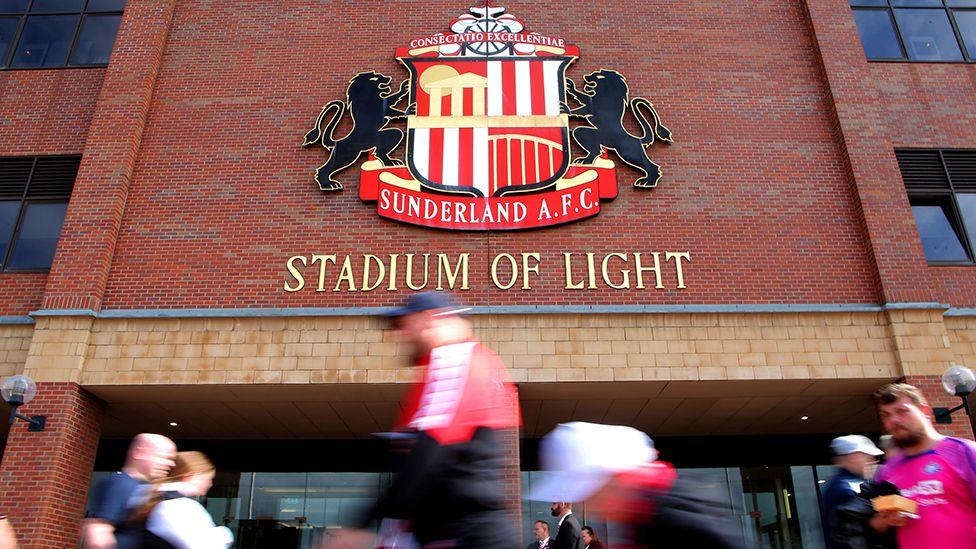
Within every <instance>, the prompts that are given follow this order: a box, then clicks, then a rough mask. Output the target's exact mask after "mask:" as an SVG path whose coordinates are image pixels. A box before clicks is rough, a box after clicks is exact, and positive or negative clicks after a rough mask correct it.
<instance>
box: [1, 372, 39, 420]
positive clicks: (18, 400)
mask: <svg viewBox="0 0 976 549" xmlns="http://www.w3.org/2000/svg"><path fill="white" fill-rule="evenodd" d="M0 396H3V399H4V400H5V401H7V404H9V405H10V406H11V410H10V425H13V424H14V423H15V422H16V421H17V420H18V419H22V420H24V421H26V422H27V423H29V424H30V427H28V428H27V430H28V431H35V432H36V431H43V430H44V426H45V425H47V416H31V417H27V416H24V415H21V414H20V413H19V412H18V411H17V409H18V408H20V407H21V406H23V405H24V404H27V403H28V402H30V401H31V400H33V399H34V397H35V396H37V384H36V383H34V380H33V379H31V378H29V377H27V376H20V375H18V376H10V377H8V378H7V379H5V380H4V382H3V386H2V387H0Z"/></svg>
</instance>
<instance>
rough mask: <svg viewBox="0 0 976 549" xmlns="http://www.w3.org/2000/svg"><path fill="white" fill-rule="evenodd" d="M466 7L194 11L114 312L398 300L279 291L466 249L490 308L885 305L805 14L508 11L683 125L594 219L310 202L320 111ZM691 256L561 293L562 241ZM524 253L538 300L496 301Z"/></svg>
mask: <svg viewBox="0 0 976 549" xmlns="http://www.w3.org/2000/svg"><path fill="white" fill-rule="evenodd" d="M467 4H468V3H466V2H458V1H457V0H449V1H448V0H440V1H434V2H429V3H425V4H424V5H423V6H406V5H404V4H396V3H391V2H379V1H375V0H374V1H367V2H360V3H357V4H355V5H354V6H353V5H352V4H341V5H339V4H337V5H335V6H331V5H330V7H329V9H328V10H326V8H325V7H321V8H319V9H318V11H316V9H310V8H309V6H308V4H307V3H304V2H295V1H288V2H280V3H277V4H276V6H275V10H274V12H273V13H271V14H269V12H268V10H267V5H266V3H264V2H257V1H250V2H234V3H227V4H224V3H219V4H218V3H213V2H194V1H186V2H180V3H179V4H178V6H177V9H176V13H175V18H174V21H173V24H172V28H171V30H170V34H169V38H168V43H167V45H166V49H165V53H164V55H163V60H162V67H161V69H160V72H159V78H158V81H157V83H156V88H155V91H154V97H153V104H152V108H151V109H150V110H149V112H148V122H147V125H146V130H145V133H144V135H143V139H142V143H141V146H142V148H141V152H140V155H139V158H138V161H137V163H136V167H135V171H134V174H133V179H132V183H131V186H130V188H129V195H128V200H127V203H126V210H125V216H124V219H123V220H122V224H121V229H120V231H119V237H118V245H117V247H116V249H115V259H114V262H113V264H112V269H111V275H110V277H109V281H108V285H107V289H106V293H105V306H107V307H109V308H156V307H272V306H337V305H353V306H354V305H381V304H388V303H390V302H392V301H394V300H395V299H397V298H398V297H397V296H396V295H394V294H392V293H391V292H385V291H377V292H373V293H370V294H358V293H357V294H350V293H333V292H331V291H327V292H322V293H315V292H314V291H303V292H299V293H296V294H286V293H285V292H284V291H283V290H282V285H283V283H284V281H285V275H286V271H285V260H286V259H287V258H288V257H289V256H291V255H296V254H311V253H337V254H340V256H341V255H343V254H361V253H363V252H370V253H375V254H380V255H383V254H389V253H407V252H416V253H423V252H444V253H450V254H455V253H459V252H462V251H470V252H472V253H473V257H472V259H471V277H472V278H471V288H472V289H471V291H470V292H467V293H466V294H465V296H464V298H465V300H466V301H468V302H471V303H474V304H480V305H484V304H489V303H490V304H590V303H592V304H596V303H600V304H603V303H621V304H633V303H720V302H733V303H765V302H777V303H778V302H786V303H810V302H814V303H816V302H842V303H852V302H853V303H863V302H876V301H877V300H878V294H877V289H876V287H875V282H874V278H875V269H874V267H873V265H872V263H871V259H870V256H869V253H868V250H867V247H866V245H865V241H864V237H863V234H862V232H861V230H860V228H859V216H858V213H857V207H856V203H855V201H854V199H853V196H852V193H851V188H850V183H849V181H850V176H849V169H848V166H847V165H846V163H845V157H844V152H843V149H842V147H841V144H840V143H838V142H837V139H836V135H835V133H836V132H835V126H836V123H835V121H834V120H833V119H832V118H831V116H832V111H831V107H830V105H829V101H828V90H827V87H826V85H825V82H824V81H823V79H822V77H821V68H820V65H819V63H818V61H817V60H816V57H815V56H814V54H813V43H812V41H811V39H810V33H809V28H808V24H807V22H806V19H805V15H804V12H803V10H802V8H801V7H800V6H799V5H796V4H795V3H788V2H787V3H784V2H779V1H775V0H764V1H760V2H759V3H758V4H757V3H755V2H750V3H728V2H701V1H694V2H692V1H685V2H671V3H669V4H668V7H667V9H666V10H664V9H650V10H649V9H648V7H647V6H642V5H637V4H627V3H620V2H613V3H610V2H606V3H599V2H598V3H593V2H589V3H584V4H573V3H561V4H560V5H559V8H558V9H553V5H552V4H539V3H533V2H515V3H509V4H508V5H507V6H506V7H508V8H509V10H510V11H511V13H513V14H515V15H516V16H519V17H521V18H523V19H524V20H525V21H526V22H527V25H528V29H529V30H537V31H540V32H543V33H548V34H552V35H558V36H562V37H564V38H566V39H567V41H569V42H571V43H575V44H577V45H579V46H580V48H581V50H582V58H581V60H580V62H579V63H578V65H579V66H577V67H573V68H572V69H571V70H570V73H569V74H570V76H571V77H572V78H576V79H578V78H580V77H581V75H583V74H585V73H586V72H588V71H590V70H594V69H597V68H602V67H606V68H613V69H618V70H620V71H621V72H622V73H623V74H624V75H625V76H626V77H627V79H628V83H629V84H630V88H631V91H632V94H633V95H635V96H637V95H640V96H646V97H649V98H651V99H652V100H653V101H654V102H655V104H656V106H657V108H658V110H659V112H660V113H661V115H662V117H663V120H664V122H665V124H667V125H668V126H669V127H670V128H671V129H672V130H673V131H674V133H675V136H676V143H675V144H674V145H672V146H669V147H666V146H663V145H656V146H655V147H654V148H653V150H652V151H651V153H650V154H651V156H652V158H653V159H654V160H655V161H657V162H658V163H660V164H661V165H662V167H663V170H664V179H663V180H662V182H661V184H660V187H659V188H657V189H655V190H653V191H651V192H638V191H636V190H635V189H633V188H632V187H631V186H630V184H629V181H633V179H634V178H635V174H634V172H633V171H630V170H629V169H626V168H625V169H624V171H623V177H622V180H623V182H622V183H621V189H620V197H619V198H618V199H617V200H616V201H615V202H613V203H610V204H605V209H604V211H603V212H602V213H601V214H600V215H599V216H598V217H597V218H595V219H592V220H588V221H584V222H581V223H576V224H573V225H570V226H565V227H561V228H554V229H546V230H539V231H534V232H522V233H513V234H491V235H485V234H471V233H449V232H443V231H434V230H426V229H419V228H410V227H407V226H404V225H399V224H394V223H391V222H386V221H382V220H381V219H379V218H378V216H377V215H376V213H375V206H374V205H369V204H363V203H362V202H360V200H359V199H358V197H357V194H356V192H357V184H356V182H355V179H356V176H355V170H350V172H348V173H347V174H346V175H345V177H344V178H343V180H344V181H345V182H346V183H347V189H346V190H345V191H344V192H342V193H339V194H330V195H326V194H324V193H322V192H321V191H319V190H317V188H316V186H315V184H314V182H313V181H312V175H313V173H314V170H315V168H316V167H317V166H318V165H320V164H321V163H322V162H323V161H324V159H325V154H324V151H322V150H321V149H320V150H303V149H301V148H300V147H299V146H298V144H299V143H300V140H301V137H302V136H303V135H304V133H305V131H306V130H307V129H308V128H309V126H310V124H311V123H312V122H313V121H314V119H315V116H316V115H317V114H318V110H319V108H320V107H321V105H322V104H324V102H326V101H328V100H330V99H334V98H339V97H342V96H343V94H344V91H345V89H344V88H345V86H346V83H347V81H348V78H349V77H351V76H352V75H353V74H355V73H356V72H359V71H363V70H370V69H375V70H378V71H381V72H384V73H386V74H391V75H394V76H395V77H396V78H397V79H401V78H405V77H406V72H405V71H404V70H403V69H402V68H399V67H398V66H397V65H396V63H395V61H394V59H393V52H394V49H395V48H396V47H398V46H402V45H404V44H406V43H407V42H408V41H409V40H410V39H411V38H416V37H419V36H424V35H427V34H429V33H432V32H435V31H442V30H446V28H447V25H448V23H449V22H450V21H451V20H452V19H453V18H455V17H457V16H458V15H460V14H461V13H463V11H464V9H465V8H466V7H467ZM342 6H348V8H345V9H344V11H341V10H343V8H342ZM405 6H406V7H405ZM227 36H233V37H234V39H233V40H227V39H226V37H227ZM241 44H247V48H244V49H242V48H241V47H240V45H241ZM400 154H402V152H401V153H400ZM89 177H92V176H91V175H89ZM74 249H76V251H77V248H74ZM685 250H689V251H691V253H692V262H691V264H690V265H689V266H688V267H687V269H686V282H687V284H688V289H687V290H683V291H673V290H672V291H669V292H664V291H655V290H632V291H624V290H611V289H609V288H606V287H603V288H601V289H599V290H591V291H585V292H567V291H565V290H563V284H564V280H563V276H562V274H561V252H563V251H572V252H595V253H597V254H604V253H608V252H633V251H642V252H645V253H647V252H651V251H685ZM523 251H526V252H540V253H542V254H543V256H544V257H543V261H544V262H545V265H544V267H543V269H542V271H543V276H542V277H540V278H539V279H538V281H537V282H536V283H535V284H534V285H533V286H534V287H533V291H531V292H521V291H518V290H512V291H507V292H505V291H500V290H495V289H492V286H491V284H490V280H489V279H488V277H487V275H486V273H487V272H488V268H489V261H490V259H489V258H490V257H491V256H492V255H494V254H497V253H500V252H523ZM85 257H87V256H85ZM99 261H101V260H99ZM309 272H311V271H309ZM671 276H673V274H672V275H671ZM59 280H60V281H61V282H62V283H64V282H67V280H66V278H65V277H60V278H59Z"/></svg>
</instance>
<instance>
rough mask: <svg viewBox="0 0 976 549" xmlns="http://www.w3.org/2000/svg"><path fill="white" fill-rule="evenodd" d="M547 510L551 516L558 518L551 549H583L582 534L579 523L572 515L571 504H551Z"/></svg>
mask: <svg viewBox="0 0 976 549" xmlns="http://www.w3.org/2000/svg"><path fill="white" fill-rule="evenodd" d="M549 510H550V511H551V512H552V516H554V517H557V518H559V526H557V527H556V538H555V539H553V540H552V549H583V532H582V528H581V527H580V523H579V521H578V520H576V516H575V515H573V504H572V503H566V502H553V504H552V505H551V506H550V507H549Z"/></svg>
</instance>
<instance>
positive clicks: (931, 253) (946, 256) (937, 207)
mask: <svg viewBox="0 0 976 549" xmlns="http://www.w3.org/2000/svg"><path fill="white" fill-rule="evenodd" d="M912 213H913V214H915V224H916V226H917V227H918V236H919V238H921V239H922V248H924V249H925V258H926V259H928V260H929V261H965V260H967V259H969V258H968V256H967V255H966V250H965V249H963V247H962V242H960V240H959V235H958V234H956V231H955V230H954V229H953V227H952V223H951V222H950V221H949V220H950V219H951V217H950V215H949V207H948V204H947V203H942V204H938V203H933V202H932V201H924V200H923V201H921V203H917V202H916V200H912Z"/></svg>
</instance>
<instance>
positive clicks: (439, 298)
mask: <svg viewBox="0 0 976 549" xmlns="http://www.w3.org/2000/svg"><path fill="white" fill-rule="evenodd" d="M436 310H443V312H442V313H441V314H462V313H465V312H467V311H470V310H471V307H461V306H460V305H458V303H457V301H455V300H454V297H453V296H451V294H449V293H446V292H420V293H416V294H412V295H411V296H410V297H408V298H407V299H406V301H404V302H403V305H400V306H399V307H396V308H394V309H392V310H390V311H389V312H387V313H386V314H385V315H384V316H386V317H387V318H390V319H397V318H400V317H402V316H406V315H412V314H414V313H420V312H423V311H436Z"/></svg>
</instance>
